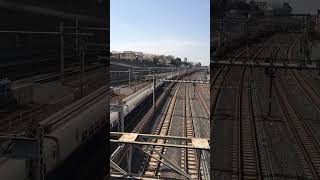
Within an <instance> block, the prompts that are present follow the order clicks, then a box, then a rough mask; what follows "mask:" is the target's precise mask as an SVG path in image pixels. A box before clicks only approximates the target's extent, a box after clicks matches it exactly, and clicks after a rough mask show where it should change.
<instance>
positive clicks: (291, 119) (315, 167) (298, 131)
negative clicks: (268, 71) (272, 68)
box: [275, 42, 320, 179]
mask: <svg viewBox="0 0 320 180" xmlns="http://www.w3.org/2000/svg"><path fill="white" fill-rule="evenodd" d="M295 44H296V42H293V43H292V46H290V47H289V48H288V53H287V56H288V58H289V60H290V59H291V57H292V50H293V48H294V45H295ZM288 74H289V75H290V76H292V77H293V79H295V80H296V82H297V84H298V85H299V87H300V88H301V89H302V92H303V94H304V95H305V97H306V98H307V99H308V101H309V102H311V103H312V104H314V105H315V107H316V108H317V109H318V110H319V107H318V103H319V99H318V98H319V97H318V96H317V95H316V93H315V91H314V88H313V87H312V86H311V85H310V84H309V83H308V82H307V81H306V80H305V79H304V78H303V77H302V76H301V74H299V73H298V72H297V71H296V70H293V71H291V72H289V73H288ZM282 75H283V74H281V73H278V76H277V77H278V78H276V81H275V91H276V94H277V97H278V103H279V104H280V106H281V113H282V114H283V116H284V118H285V120H286V125H287V127H288V129H289V136H290V139H291V142H292V143H293V145H294V147H295V150H296V154H297V157H298V159H299V160H300V163H301V166H302V169H303V171H304V174H305V176H306V177H307V178H308V179H320V144H319V141H318V140H317V138H316V137H315V136H314V134H313V132H312V130H311V129H310V128H309V127H308V125H307V124H306V122H305V119H304V118H303V116H302V114H301V112H300V110H299V109H298V108H297V107H298V106H297V104H296V102H295V100H294V97H292V95H291V94H290V93H289V90H288V88H286V85H285V82H284V80H283V78H282V77H281V76H282Z"/></svg>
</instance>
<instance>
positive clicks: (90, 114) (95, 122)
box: [0, 87, 109, 180]
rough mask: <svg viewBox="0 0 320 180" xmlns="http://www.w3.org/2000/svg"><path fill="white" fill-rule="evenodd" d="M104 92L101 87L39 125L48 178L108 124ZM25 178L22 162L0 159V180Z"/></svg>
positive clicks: (107, 100)
mask: <svg viewBox="0 0 320 180" xmlns="http://www.w3.org/2000/svg"><path fill="white" fill-rule="evenodd" d="M106 92H107V90H106V87H102V88H100V89H99V90H97V91H96V92H95V93H93V94H90V95H89V96H87V97H85V98H83V99H81V100H79V101H78V102H76V103H74V104H71V105H70V106H68V107H66V108H64V109H63V110H61V111H59V112H57V113H55V114H53V115H52V116H50V117H48V118H47V119H45V120H44V121H42V122H41V125H42V126H43V127H45V131H47V132H46V133H45V137H44V142H43V146H44V149H43V158H44V164H45V169H46V173H47V174H48V173H50V172H52V171H54V170H55V168H56V167H58V166H59V165H60V164H62V163H63V162H64V160H65V159H67V158H68V157H69V156H70V155H71V154H72V153H73V152H74V151H75V150H77V148H78V147H80V146H81V145H82V144H83V143H85V142H86V141H87V140H89V139H90V137H91V136H93V135H94V134H95V133H96V132H97V131H99V130H100V129H101V128H102V127H103V126H105V125H106V124H107V123H108V121H107V114H108V113H107V111H106V108H107V107H106V105H107V104H108V103H109V99H108V96H107V93H106ZM50 123H52V124H50ZM48 124H50V127H48ZM25 176H26V166H25V160H16V159H7V158H2V159H0V179H1V180H2V179H6V180H24V179H25V178H26V177H25Z"/></svg>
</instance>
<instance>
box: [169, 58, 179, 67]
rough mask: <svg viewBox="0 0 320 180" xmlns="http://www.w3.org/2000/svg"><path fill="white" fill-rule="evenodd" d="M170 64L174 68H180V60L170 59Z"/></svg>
mask: <svg viewBox="0 0 320 180" xmlns="http://www.w3.org/2000/svg"><path fill="white" fill-rule="evenodd" d="M170 64H172V65H174V66H180V65H181V59H180V58H176V59H171V62H170Z"/></svg>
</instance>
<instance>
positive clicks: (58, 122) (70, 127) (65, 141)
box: [0, 70, 195, 180]
mask: <svg viewBox="0 0 320 180" xmlns="http://www.w3.org/2000/svg"><path fill="white" fill-rule="evenodd" d="M193 71H195V70H189V71H188V73H192V72H193ZM186 73H187V71H181V72H180V73H175V74H173V75H169V76H167V77H166V79H176V78H178V77H179V76H184V75H185V74H186ZM163 83H164V82H163V81H161V82H158V83H157V84H156V89H159V88H160V87H162V85H163ZM105 92H107V86H103V87H101V88H100V89H98V90H96V91H95V92H94V93H91V94H90V95H88V96H86V97H84V98H83V99H81V100H79V101H77V102H75V103H73V104H71V105H69V106H67V107H65V108H64V109H62V110H61V111H59V112H57V113H55V114H53V115H52V116H50V117H48V118H46V119H44V120H43V121H41V122H40V126H41V127H43V131H44V138H43V154H42V157H43V160H44V169H45V173H46V175H50V174H54V173H55V171H56V169H57V168H59V167H60V166H61V165H62V164H63V163H64V162H65V161H66V159H68V157H70V156H71V155H72V154H73V153H74V152H75V151H76V150H77V149H78V148H79V147H80V146H82V145H83V144H85V143H86V142H87V141H89V140H90V138H92V136H94V134H96V133H97V132H98V131H100V130H101V129H103V128H102V127H104V126H106V125H108V126H110V129H112V128H114V127H116V126H117V124H118V122H119V116H118V113H117V112H111V113H110V114H109V113H108V112H107V108H106V104H107V103H108V102H109V97H108V96H107V93H105ZM137 93H138V94H133V95H132V96H133V97H128V98H127V100H128V101H127V102H126V104H125V107H126V111H125V115H127V114H129V113H130V112H132V111H133V110H134V109H136V108H137V107H138V106H139V105H140V104H141V103H142V102H143V101H144V100H145V99H146V98H147V97H148V96H150V95H151V94H152V89H151V88H145V89H142V90H141V91H138V92H137ZM107 116H110V122H109V121H108V118H107ZM108 123H110V124H108ZM26 169H27V167H26V161H25V160H24V159H10V158H0V179H10V180H23V179H25V178H26V175H27V172H26Z"/></svg>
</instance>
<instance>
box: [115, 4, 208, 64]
mask: <svg viewBox="0 0 320 180" xmlns="http://www.w3.org/2000/svg"><path fill="white" fill-rule="evenodd" d="M110 8H111V12H110V49H111V51H114V50H115V51H123V50H133V51H142V52H145V53H154V54H164V55H173V56H175V57H180V58H181V59H182V60H183V58H184V57H187V58H188V60H190V61H193V62H201V63H202V64H203V65H209V62H210V61H209V59H210V0H111V1H110Z"/></svg>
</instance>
